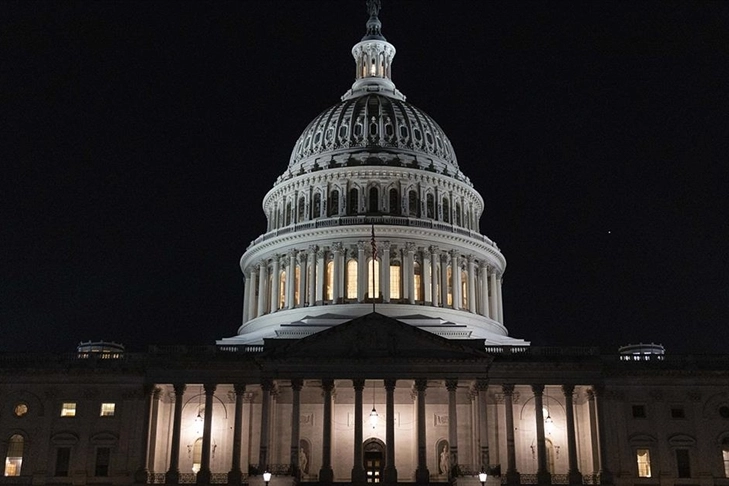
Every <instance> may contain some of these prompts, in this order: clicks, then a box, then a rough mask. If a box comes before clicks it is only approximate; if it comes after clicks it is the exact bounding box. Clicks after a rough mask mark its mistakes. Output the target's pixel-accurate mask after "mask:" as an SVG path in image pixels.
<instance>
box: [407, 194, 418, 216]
mask: <svg viewBox="0 0 729 486" xmlns="http://www.w3.org/2000/svg"><path fill="white" fill-rule="evenodd" d="M408 214H409V215H410V216H417V215H418V193H417V192H416V191H410V192H409V193H408Z"/></svg>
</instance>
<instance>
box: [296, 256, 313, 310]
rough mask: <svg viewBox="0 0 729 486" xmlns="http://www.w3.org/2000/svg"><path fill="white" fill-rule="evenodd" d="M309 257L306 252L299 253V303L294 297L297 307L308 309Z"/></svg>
mask: <svg viewBox="0 0 729 486" xmlns="http://www.w3.org/2000/svg"><path fill="white" fill-rule="evenodd" d="M308 257H309V255H307V254H306V253H305V252H303V251H302V252H299V256H298V258H299V287H298V290H299V301H298V302H296V297H294V306H295V307H306V276H307V275H308V273H309V267H308V266H307V263H308V261H307V260H308Z"/></svg>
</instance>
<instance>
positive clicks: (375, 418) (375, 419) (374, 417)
mask: <svg viewBox="0 0 729 486" xmlns="http://www.w3.org/2000/svg"><path fill="white" fill-rule="evenodd" d="M379 419H380V416H379V415H378V414H377V410H376V409H375V384H374V383H373V384H372V411H371V412H370V425H371V426H372V428H373V429H374V428H375V427H377V422H378V421H379Z"/></svg>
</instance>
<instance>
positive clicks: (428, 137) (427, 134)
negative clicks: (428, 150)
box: [425, 132, 433, 145]
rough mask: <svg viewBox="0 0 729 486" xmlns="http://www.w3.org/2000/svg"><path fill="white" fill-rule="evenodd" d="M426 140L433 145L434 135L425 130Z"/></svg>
mask: <svg viewBox="0 0 729 486" xmlns="http://www.w3.org/2000/svg"><path fill="white" fill-rule="evenodd" d="M425 140H427V141H428V144H429V145H433V135H431V133H430V132H425Z"/></svg>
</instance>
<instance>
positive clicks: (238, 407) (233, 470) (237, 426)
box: [228, 383, 246, 485]
mask: <svg viewBox="0 0 729 486" xmlns="http://www.w3.org/2000/svg"><path fill="white" fill-rule="evenodd" d="M233 389H234V390H235V413H234V418H233V420H234V423H233V456H232V457H231V461H230V464H231V465H230V471H229V472H228V484H230V485H237V484H240V483H241V482H242V480H243V471H242V470H241V468H240V456H241V452H242V447H241V441H242V438H243V398H244V396H245V392H246V385H245V383H236V384H235V385H233Z"/></svg>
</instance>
